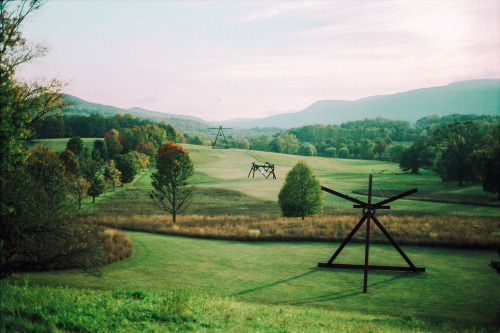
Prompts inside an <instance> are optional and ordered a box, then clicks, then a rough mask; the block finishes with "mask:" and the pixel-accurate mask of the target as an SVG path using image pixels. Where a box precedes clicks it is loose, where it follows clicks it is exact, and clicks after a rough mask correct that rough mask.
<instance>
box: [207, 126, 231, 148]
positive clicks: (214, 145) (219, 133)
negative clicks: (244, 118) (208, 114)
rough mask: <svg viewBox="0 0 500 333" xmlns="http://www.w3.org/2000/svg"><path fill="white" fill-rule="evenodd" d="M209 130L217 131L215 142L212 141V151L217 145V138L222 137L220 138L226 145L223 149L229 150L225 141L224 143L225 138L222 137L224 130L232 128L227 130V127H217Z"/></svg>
mask: <svg viewBox="0 0 500 333" xmlns="http://www.w3.org/2000/svg"><path fill="white" fill-rule="evenodd" d="M209 129H218V130H219V131H217V135H216V136H215V140H214V144H213V146H212V149H215V147H216V144H217V139H218V138H219V136H222V138H223V139H224V143H225V144H226V147H225V149H229V145H228V144H227V141H226V136H225V135H224V131H223V130H225V129H232V128H229V127H224V128H223V127H222V126H219V127H218V128H217V127H212V128H209Z"/></svg>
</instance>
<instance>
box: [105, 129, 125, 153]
mask: <svg viewBox="0 0 500 333" xmlns="http://www.w3.org/2000/svg"><path fill="white" fill-rule="evenodd" d="M119 137H120V134H119V133H118V131H117V130H115V129H111V130H110V131H109V132H108V133H106V135H105V136H104V141H105V142H106V146H107V147H108V158H109V159H111V160H112V159H114V158H115V157H117V156H118V155H119V154H120V153H121V151H122V150H123V146H122V144H121V143H120V140H119Z"/></svg>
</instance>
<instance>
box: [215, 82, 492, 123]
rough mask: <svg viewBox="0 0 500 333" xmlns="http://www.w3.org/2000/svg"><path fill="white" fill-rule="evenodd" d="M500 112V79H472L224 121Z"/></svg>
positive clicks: (314, 120)
mask: <svg viewBox="0 0 500 333" xmlns="http://www.w3.org/2000/svg"><path fill="white" fill-rule="evenodd" d="M451 114H481V115H500V80H499V79H490V80H470V81H461V82H455V83H451V84H449V85H447V86H441V87H432V88H424V89H417V90H410V91H407V92H402V93H397V94H392V95H384V96H373V97H367V98H363V99H359V100H356V101H342V100H324V101H318V102H316V103H314V104H312V105H311V106H309V107H307V108H306V109H305V110H302V111H299V112H295V113H286V114H280V115H275V116H271V117H268V118H262V119H251V120H242V119H234V120H228V121H224V122H222V125H224V126H231V127H235V128H253V127H280V128H292V127H299V126H304V125H316V124H338V125H339V124H341V123H344V122H347V121H354V120H362V119H365V118H376V117H383V118H388V119H392V120H407V121H410V122H415V121H417V120H418V119H421V118H423V117H425V116H429V115H438V116H446V115H451Z"/></svg>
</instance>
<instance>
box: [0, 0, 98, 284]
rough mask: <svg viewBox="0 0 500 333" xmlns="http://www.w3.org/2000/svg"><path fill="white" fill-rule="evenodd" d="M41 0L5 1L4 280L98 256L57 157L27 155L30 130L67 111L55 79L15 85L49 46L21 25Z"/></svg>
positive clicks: (1, 97)
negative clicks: (23, 68)
mask: <svg viewBox="0 0 500 333" xmlns="http://www.w3.org/2000/svg"><path fill="white" fill-rule="evenodd" d="M43 3H44V1H36V0H35V1H19V2H14V1H1V2H0V20H1V24H0V112H1V119H2V123H1V126H0V137H1V140H0V141H1V143H0V169H1V170H0V178H1V179H0V186H1V188H0V192H1V193H2V196H1V203H0V208H1V222H0V223H1V227H0V230H1V231H0V247H1V250H0V268H1V269H0V270H1V271H0V277H5V276H7V275H9V274H10V273H11V272H12V271H14V270H17V269H21V268H25V269H26V268H30V269H42V268H52V267H70V266H71V267H88V266H90V265H92V260H93V259H94V258H95V257H96V256H99V253H98V252H99V251H98V246H97V245H96V244H97V243H96V241H97V242H98V232H97V231H96V232H94V230H93V229H91V228H86V227H83V226H80V225H79V224H78V223H76V222H75V219H74V218H73V216H72V213H73V207H72V204H71V202H70V201H69V199H68V195H67V194H68V192H67V185H68V181H67V179H66V176H65V175H64V166H63V164H62V162H61V161H60V160H59V158H58V156H57V155H56V153H54V152H53V151H52V150H50V149H48V148H45V147H36V148H35V150H34V151H33V152H32V153H31V155H29V157H28V153H27V152H26V151H24V150H23V149H22V148H21V147H22V146H21V140H25V139H27V138H28V137H29V135H30V131H31V129H32V128H31V127H32V126H33V124H35V123H36V122H38V121H41V120H42V119H44V118H45V117H46V116H49V115H50V114H54V113H56V112H58V111H59V110H60V109H61V108H63V107H65V106H67V103H65V102H64V101H63V100H62V97H61V94H60V91H61V89H62V87H63V85H62V84H61V83H60V82H58V81H57V80H51V81H35V82H33V83H30V84H27V83H24V82H20V81H17V80H16V79H15V73H16V69H17V67H18V66H19V65H21V64H23V63H27V62H29V61H31V60H33V59H35V58H38V57H40V56H43V55H44V54H45V53H46V50H47V48H46V47H45V46H44V45H42V44H37V45H32V44H29V43H27V41H26V40H25V39H24V37H23V36H22V34H21V31H20V27H21V25H22V22H23V21H24V20H25V19H26V18H27V16H28V15H30V14H31V13H32V12H34V11H36V10H37V9H39V8H40V7H41V6H42V5H43Z"/></svg>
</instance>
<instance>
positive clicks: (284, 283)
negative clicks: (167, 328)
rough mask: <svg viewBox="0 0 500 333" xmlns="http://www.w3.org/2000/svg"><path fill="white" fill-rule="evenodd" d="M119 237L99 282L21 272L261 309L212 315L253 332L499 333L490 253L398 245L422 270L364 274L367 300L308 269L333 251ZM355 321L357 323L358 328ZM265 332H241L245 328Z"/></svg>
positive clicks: (330, 246)
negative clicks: (476, 332)
mask: <svg viewBox="0 0 500 333" xmlns="http://www.w3.org/2000/svg"><path fill="white" fill-rule="evenodd" d="M127 234H128V235H129V236H130V237H131V239H132V240H133V242H134V245H135V252H134V254H133V255H132V257H130V258H129V259H127V260H125V261H121V262H118V263H115V264H112V265H109V266H106V267H104V268H103V270H102V276H101V277H100V278H97V277H93V276H89V275H85V274H82V273H80V272H78V271H55V272H46V273H33V274H30V280H31V281H32V282H33V283H34V284H37V285H40V286H52V287H57V286H68V287H78V288H91V289H104V290H115V289H117V288H120V289H123V290H131V291H133V290H143V291H146V292H149V291H155V292H159V293H163V292H169V291H171V290H173V289H176V288H181V289H189V290H191V292H192V295H208V298H210V297H212V296H213V297H214V299H216V300H217V299H220V298H223V299H224V298H225V297H231V296H232V297H234V301H236V302H254V303H263V304H267V305H266V306H265V307H264V308H265V309H268V310H266V311H265V312H267V313H268V314H265V313H263V314H261V315H258V314H256V313H255V312H254V311H253V310H251V309H256V308H261V305H250V304H248V305H247V304H245V305H237V306H236V307H237V308H239V307H241V308H242V310H241V311H240V310H235V311H234V312H233V311H230V310H228V308H225V310H223V311H222V312H221V313H222V314H225V313H227V314H228V316H229V318H230V319H231V318H233V316H234V318H235V319H234V320H239V319H236V317H237V316H239V315H241V313H242V314H243V316H246V315H249V316H251V318H252V320H254V319H255V320H256V321H257V319H256V318H258V317H259V316H262V320H261V321H260V322H261V323H262V325H271V324H272V323H274V321H273V319H272V316H276V314H277V312H278V311H279V309H280V308H281V309H282V311H283V317H281V315H280V317H279V318H281V319H282V320H283V321H285V319H286V318H289V320H290V321H291V322H292V321H294V320H295V319H293V318H292V317H293V316H294V315H296V316H298V318H300V320H299V319H297V321H296V322H295V324H293V325H292V324H291V326H290V327H288V328H287V329H288V330H290V331H299V330H309V331H316V328H318V330H321V329H320V326H315V325H316V324H314V322H315V321H316V320H317V321H318V323H322V322H323V320H324V321H325V322H324V323H323V324H325V325H326V324H327V322H328V320H331V322H332V323H335V322H337V320H338V319H337V316H340V317H344V318H348V319H346V322H348V321H352V322H351V324H352V326H346V327H345V330H348V329H349V328H352V329H355V328H356V327H360V326H357V325H358V324H360V323H366V321H365V320H366V318H371V319H370V322H371V321H373V322H371V323H372V324H375V323H380V324H381V325H382V326H375V329H376V330H381V331H390V330H393V329H394V328H392V327H393V325H395V326H394V327H401V329H402V330H411V329H412V327H414V326H411V325H415V327H414V328H415V329H417V330H423V331H450V330H452V329H455V330H458V331H466V330H473V329H474V328H476V329H479V328H483V329H484V330H485V331H498V329H500V322H499V321H498V318H500V316H499V314H500V313H499V309H500V280H499V279H498V274H497V273H496V272H495V271H494V270H493V269H492V268H491V267H489V266H488V263H489V262H490V261H491V260H495V259H496V258H497V254H496V252H495V251H492V250H459V249H444V248H422V247H410V246H405V247H404V248H403V249H404V250H405V252H406V254H407V255H408V256H409V257H410V259H411V260H412V261H413V263H414V264H415V265H416V266H417V267H425V268H426V272H425V273H423V274H415V273H404V272H380V271H370V273H369V278H368V291H369V293H368V294H363V293H362V292H361V291H362V283H363V272H362V271H359V270H347V269H325V268H318V267H316V265H317V263H318V262H325V261H327V260H328V259H329V258H330V256H331V255H332V254H333V252H334V251H335V250H336V248H337V247H338V245H339V243H309V242H302V243H293V242H289V243H281V242H280V243H273V242H269V243H260V242H253V243H248V242H232V241H213V240H202V239H191V238H183V237H172V236H161V235H155V234H144V233H137V232H127ZM363 254H364V246H363V245H362V244H348V245H347V246H346V248H345V249H344V250H343V252H342V253H341V255H340V256H339V257H338V258H337V260H336V262H338V263H350V264H362V263H363V258H364V255H363ZM370 264H372V265H397V266H401V265H405V263H404V260H403V259H402V258H401V257H400V256H399V254H398V253H397V252H396V250H395V249H394V248H393V247H392V246H387V245H372V246H371V247H370ZM16 280H17V281H19V283H22V281H23V280H24V275H22V274H16V275H14V276H13V277H12V278H11V281H16ZM193 302H194V301H193ZM195 304H196V303H193V305H192V307H191V309H192V311H193V313H194V312H195V311H201V312H203V311H204V308H203V306H202V305H199V306H198V305H195ZM247 306H248V307H247ZM321 309H323V310H324V311H327V312H326V313H325V314H324V317H323V319H321V318H319V317H317V316H318V315H317V313H322V312H321V311H323V310H321ZM317 311H320V312H317ZM330 311H331V312H330ZM360 313H362V318H365V319H362V318H361V319H359V322H358V319H356V318H358V314H360ZM308 314H309V315H308ZM212 315H214V318H220V317H218V316H217V315H216V314H214V313H212ZM315 318H316V319H315ZM327 318H328V319H327ZM310 319H311V320H310ZM231 320H233V319H231ZM300 322H303V323H304V326H300V324H299V323H300ZM341 322H342V320H341V321H340V324H339V325H341V326H339V327H341V328H342V327H344V326H342V324H341ZM405 322H407V323H408V325H409V326H407V325H406V324H403V323H405ZM398 323H399V324H398ZM296 325H299V326H296ZM308 325H311V326H308ZM346 325H347V324H346ZM398 325H402V326H398ZM228 327H229V328H231V327H233V326H228ZM236 327H239V326H236ZM243 327H246V326H243ZM273 327H274V326H260V328H259V326H255V327H254V326H251V327H250V328H248V330H259V329H261V330H267V328H269V329H272V328H273ZM309 327H310V329H308V328H309ZM325 327H327V328H325V330H326V331H328V330H330V329H329V328H331V330H333V331H335V326H325ZM361 327H362V328H361V329H360V330H362V331H364V330H366V331H369V330H371V329H372V328H370V327H369V326H361ZM285 328H286V327H285ZM219 329H221V330H225V328H224V327H219ZM235 330H237V329H236V328H235ZM340 330H341V331H342V330H344V329H343V328H342V329H340ZM396 330H398V329H396Z"/></svg>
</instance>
